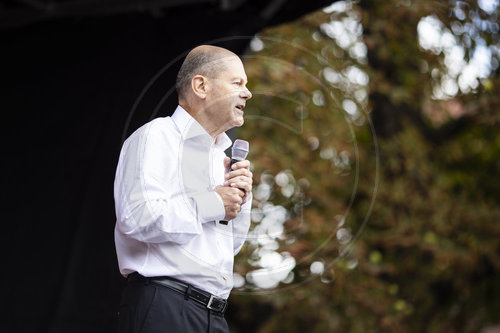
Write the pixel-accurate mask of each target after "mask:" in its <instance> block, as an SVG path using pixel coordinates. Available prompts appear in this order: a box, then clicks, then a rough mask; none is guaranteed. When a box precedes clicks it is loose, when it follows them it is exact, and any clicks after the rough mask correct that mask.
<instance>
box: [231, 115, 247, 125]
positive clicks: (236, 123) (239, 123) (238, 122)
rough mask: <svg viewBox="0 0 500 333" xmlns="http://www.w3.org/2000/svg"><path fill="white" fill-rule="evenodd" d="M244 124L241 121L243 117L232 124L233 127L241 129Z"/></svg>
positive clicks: (243, 121)
mask: <svg viewBox="0 0 500 333" xmlns="http://www.w3.org/2000/svg"><path fill="white" fill-rule="evenodd" d="M244 123H245V119H243V117H241V118H238V119H235V121H234V123H233V124H234V127H241V126H243V124H244Z"/></svg>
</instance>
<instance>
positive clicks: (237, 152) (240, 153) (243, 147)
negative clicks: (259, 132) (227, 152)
mask: <svg viewBox="0 0 500 333" xmlns="http://www.w3.org/2000/svg"><path fill="white" fill-rule="evenodd" d="M249 146H250V145H249V143H248V141H245V140H240V139H236V140H235V141H234V144H233V159H236V160H244V159H245V158H246V157H247V155H248V151H249Z"/></svg>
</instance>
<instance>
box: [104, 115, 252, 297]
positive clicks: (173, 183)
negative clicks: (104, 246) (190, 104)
mask: <svg viewBox="0 0 500 333" xmlns="http://www.w3.org/2000/svg"><path fill="white" fill-rule="evenodd" d="M230 146H231V140H230V139H229V137H228V136H227V135H226V134H225V133H222V134H220V135H219V136H217V138H216V140H213V139H212V137H211V136H210V135H209V134H208V133H207V132H206V131H205V129H204V128H203V127H202V126H201V125H200V124H199V123H198V122H197V121H196V120H195V119H194V118H193V117H191V115H189V113H187V112H186V111H185V110H184V109H183V108H182V107H180V106H178V107H177V109H176V110H175V112H174V114H173V115H172V116H171V117H165V118H157V119H154V120H152V121H151V122H149V123H147V124H145V125H144V126H142V127H141V128H139V129H138V130H137V131H135V132H134V133H133V134H132V135H131V136H130V137H129V138H128V139H127V140H125V142H124V144H123V147H122V150H121V153H120V159H119V162H118V167H117V170H116V176H115V183H114V197H115V208H116V216H117V222H116V227H115V245H116V253H117V256H118V264H119V267H120V272H121V273H122V275H124V276H127V275H128V274H130V273H132V272H138V273H140V274H142V275H144V276H170V277H173V278H176V279H179V280H182V281H184V282H186V283H190V284H192V285H194V286H195V287H198V288H200V289H203V290H205V291H207V292H209V293H211V294H214V295H217V296H219V297H223V298H227V297H228V296H229V293H230V291H231V289H232V287H233V261H234V255H236V253H238V251H239V250H240V249H241V247H242V245H243V243H244V241H245V238H246V234H247V232H248V228H249V226H250V207H251V195H250V196H249V198H248V199H247V202H246V203H245V204H243V205H242V206H241V211H240V213H239V214H238V216H237V217H236V218H235V219H233V220H232V221H229V223H228V224H227V225H224V224H220V223H219V222H218V221H219V220H223V219H224V216H225V209H224V205H223V202H222V199H221V198H220V196H219V195H218V194H217V193H216V192H214V189H215V187H216V186H217V185H222V184H223V183H224V172H225V170H224V162H223V160H224V157H225V156H226V155H225V153H224V150H226V149H227V148H228V147H230Z"/></svg>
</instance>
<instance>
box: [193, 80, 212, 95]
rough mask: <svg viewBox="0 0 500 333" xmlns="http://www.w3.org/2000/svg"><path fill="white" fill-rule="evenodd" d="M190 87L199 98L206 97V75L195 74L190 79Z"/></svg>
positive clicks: (207, 85)
mask: <svg viewBox="0 0 500 333" xmlns="http://www.w3.org/2000/svg"><path fill="white" fill-rule="evenodd" d="M191 89H192V90H193V92H194V93H195V95H196V96H198V97H199V98H201V99H205V98H207V94H208V90H209V84H208V80H207V78H206V77H204V76H203V75H196V76H194V77H193V79H192V80H191Z"/></svg>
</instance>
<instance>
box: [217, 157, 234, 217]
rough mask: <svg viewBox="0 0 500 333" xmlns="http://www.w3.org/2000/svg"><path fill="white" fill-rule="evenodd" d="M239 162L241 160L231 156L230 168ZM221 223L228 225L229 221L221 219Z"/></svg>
mask: <svg viewBox="0 0 500 333" xmlns="http://www.w3.org/2000/svg"><path fill="white" fill-rule="evenodd" d="M236 162H239V160H235V159H234V158H231V163H229V170H231V167H232V166H233V164H234V163H236ZM219 223H220V224H224V225H227V224H228V221H219Z"/></svg>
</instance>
